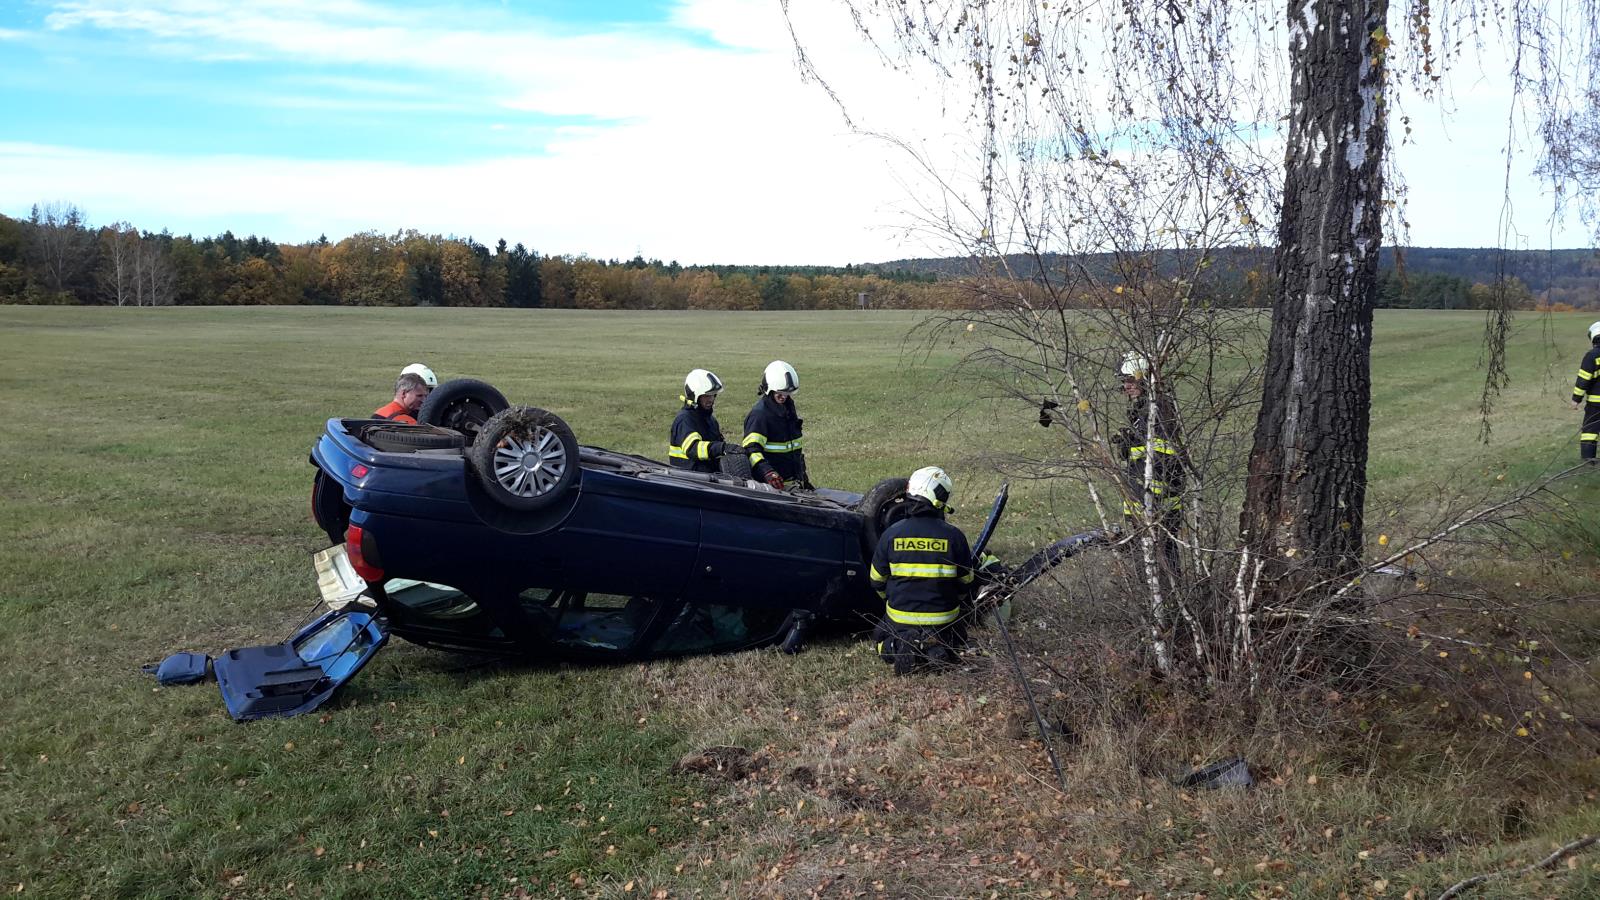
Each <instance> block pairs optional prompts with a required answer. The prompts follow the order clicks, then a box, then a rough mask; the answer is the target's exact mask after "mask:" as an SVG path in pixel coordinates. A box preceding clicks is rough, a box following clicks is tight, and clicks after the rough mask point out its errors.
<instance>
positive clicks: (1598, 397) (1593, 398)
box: [1585, 394, 1600, 403]
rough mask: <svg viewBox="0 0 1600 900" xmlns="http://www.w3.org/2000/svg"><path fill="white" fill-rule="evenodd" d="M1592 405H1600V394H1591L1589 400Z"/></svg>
mask: <svg viewBox="0 0 1600 900" xmlns="http://www.w3.org/2000/svg"><path fill="white" fill-rule="evenodd" d="M1585 399H1587V400H1588V401H1589V402H1590V403H1600V394H1590V395H1589V396H1588V397H1587V398H1585Z"/></svg>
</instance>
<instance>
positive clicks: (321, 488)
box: [311, 467, 350, 544]
mask: <svg viewBox="0 0 1600 900" xmlns="http://www.w3.org/2000/svg"><path fill="white" fill-rule="evenodd" d="M311 518H312V519H313V520H315V521H316V523H317V527H318V528H321V529H322V533H323V534H326V535H327V536H328V540H330V541H332V542H333V543H335V544H342V543H344V532H345V529H346V528H347V527H349V525H350V504H348V503H346V502H345V500H344V487H343V486H341V485H340V484H339V482H337V481H335V480H333V479H332V478H330V477H329V476H328V473H327V472H324V471H322V469H321V468H320V467H319V468H318V469H317V476H316V478H315V479H314V480H313V481H312V482H311Z"/></svg>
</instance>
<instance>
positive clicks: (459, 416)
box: [417, 378, 511, 444]
mask: <svg viewBox="0 0 1600 900" xmlns="http://www.w3.org/2000/svg"><path fill="white" fill-rule="evenodd" d="M510 405H511V404H510V403H508V402H506V397H505V395H504V394H502V393H500V392H499V391H497V390H495V389H494V386H493V385H490V384H487V383H485V382H482V381H478V380H477V379H475V378H457V379H455V380H453V381H446V382H445V383H444V384H441V385H439V386H438V387H436V388H434V389H433V391H432V393H430V394H428V399H426V400H424V401H422V408H421V409H420V410H417V422H418V423H420V424H423V425H438V426H440V427H442V428H449V429H452V430H454V431H459V432H461V433H462V435H464V436H465V437H466V439H467V443H468V444H471V443H473V441H474V440H475V439H476V438H477V435H478V432H479V430H480V429H482V428H483V425H484V423H485V422H487V421H489V419H490V418H491V417H493V416H494V415H495V414H497V413H499V412H501V411H503V410H505V409H506V408H507V407H509V406H510Z"/></svg>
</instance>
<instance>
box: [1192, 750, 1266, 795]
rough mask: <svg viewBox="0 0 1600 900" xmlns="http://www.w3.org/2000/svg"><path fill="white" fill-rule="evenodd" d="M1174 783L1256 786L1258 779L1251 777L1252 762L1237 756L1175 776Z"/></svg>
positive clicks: (1221, 786) (1219, 786)
mask: <svg viewBox="0 0 1600 900" xmlns="http://www.w3.org/2000/svg"><path fill="white" fill-rule="evenodd" d="M1172 783H1173V784H1175V785H1177V786H1178V787H1203V788H1224V787H1254V786H1255V783H1256V780H1255V779H1254V778H1251V777H1250V764H1249V763H1247V762H1245V760H1244V757H1242V756H1235V757H1234V758H1233V759H1225V760H1223V761H1222V762H1219V763H1213V764H1211V765H1209V766H1206V767H1205V768H1203V769H1195V770H1194V771H1192V772H1190V773H1189V774H1187V775H1184V776H1181V777H1179V778H1174V779H1173V780H1172Z"/></svg>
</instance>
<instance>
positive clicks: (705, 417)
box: [667, 369, 728, 472]
mask: <svg viewBox="0 0 1600 900" xmlns="http://www.w3.org/2000/svg"><path fill="white" fill-rule="evenodd" d="M720 393H722V381H721V380H720V379H718V378H717V376H716V374H715V373H713V372H710V371H707V370H705V369H694V370H692V371H691V372H690V373H689V374H688V375H686V376H684V379H683V393H682V394H681V395H679V397H678V399H679V400H682V401H683V406H682V407H680V408H679V409H678V416H677V418H675V419H673V420H672V434H671V435H670V438H669V440H670V443H669V444H668V446H667V462H668V463H669V464H671V465H674V466H677V467H678V468H680V469H688V470H689V471H691V472H715V471H718V461H719V460H721V459H722V454H723V453H724V452H726V451H727V449H728V445H727V444H725V443H723V440H722V426H721V425H719V424H717V417H716V416H714V415H712V414H711V408H712V407H713V406H715V405H716V402H717V395H718V394H720Z"/></svg>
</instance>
